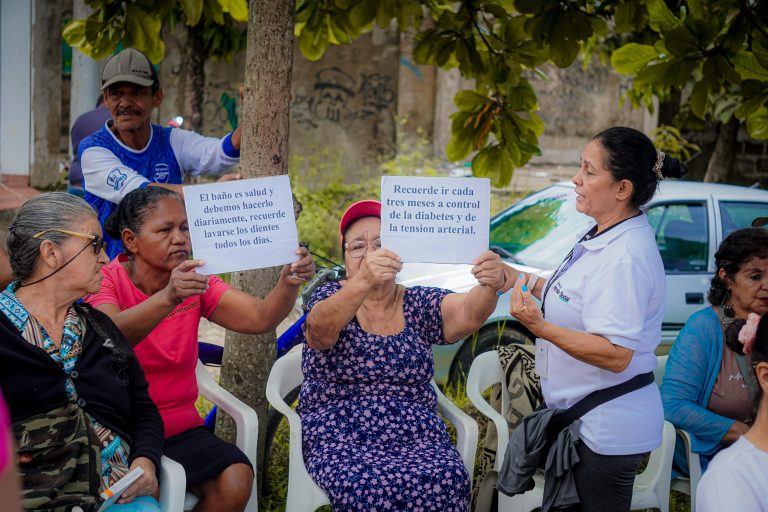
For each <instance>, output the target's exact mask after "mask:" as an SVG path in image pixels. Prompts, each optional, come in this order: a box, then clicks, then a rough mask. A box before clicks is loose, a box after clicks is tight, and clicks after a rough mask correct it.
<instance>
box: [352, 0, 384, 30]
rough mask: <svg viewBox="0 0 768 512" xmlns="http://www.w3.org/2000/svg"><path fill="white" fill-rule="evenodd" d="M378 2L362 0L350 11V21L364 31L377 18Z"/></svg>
mask: <svg viewBox="0 0 768 512" xmlns="http://www.w3.org/2000/svg"><path fill="white" fill-rule="evenodd" d="M377 10H378V9H377V4H376V0H362V1H361V2H359V3H358V4H357V5H356V6H354V7H353V8H352V10H350V11H349V21H350V22H351V23H352V24H353V25H355V26H356V27H359V28H361V29H362V27H365V26H367V25H370V24H371V22H373V20H374V19H375V18H376V12H377Z"/></svg>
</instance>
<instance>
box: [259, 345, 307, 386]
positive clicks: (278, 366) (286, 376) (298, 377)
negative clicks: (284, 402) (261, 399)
mask: <svg viewBox="0 0 768 512" xmlns="http://www.w3.org/2000/svg"><path fill="white" fill-rule="evenodd" d="M302 382H304V373H303V372H302V371H301V350H293V351H291V352H288V353H287V354H285V355H284V356H283V357H280V358H278V359H277V361H275V364H273V365H272V370H271V371H270V372H269V378H268V379H267V391H270V390H272V389H274V390H276V391H277V393H278V394H279V395H280V398H284V397H285V396H286V395H287V394H288V393H290V392H291V391H293V390H294V389H296V388H297V387H299V386H301V383H302Z"/></svg>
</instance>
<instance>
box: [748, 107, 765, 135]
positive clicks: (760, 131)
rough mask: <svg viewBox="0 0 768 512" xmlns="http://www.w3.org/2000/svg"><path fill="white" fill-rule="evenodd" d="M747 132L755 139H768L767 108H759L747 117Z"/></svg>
mask: <svg viewBox="0 0 768 512" xmlns="http://www.w3.org/2000/svg"><path fill="white" fill-rule="evenodd" d="M747 132H749V135H750V137H752V138H755V139H768V109H766V108H765V107H763V108H761V109H760V110H758V111H757V112H754V113H753V114H751V115H750V116H749V117H747Z"/></svg>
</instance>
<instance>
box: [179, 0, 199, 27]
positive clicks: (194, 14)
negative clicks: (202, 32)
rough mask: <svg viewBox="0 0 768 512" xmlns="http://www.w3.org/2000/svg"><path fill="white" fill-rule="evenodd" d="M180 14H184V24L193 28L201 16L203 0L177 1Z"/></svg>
mask: <svg viewBox="0 0 768 512" xmlns="http://www.w3.org/2000/svg"><path fill="white" fill-rule="evenodd" d="M179 4H180V5H181V12H183V13H184V23H186V24H187V26H189V27H194V26H195V25H197V23H198V22H199V21H200V16H202V14H203V0H179Z"/></svg>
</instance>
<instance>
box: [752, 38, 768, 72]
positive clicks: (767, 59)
mask: <svg viewBox="0 0 768 512" xmlns="http://www.w3.org/2000/svg"><path fill="white" fill-rule="evenodd" d="M752 53H753V54H754V55H755V58H756V59H757V62H759V63H760V65H761V66H762V67H764V68H765V69H768V37H766V36H764V35H763V34H762V33H760V32H759V31H757V30H754V31H753V32H752Z"/></svg>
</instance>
